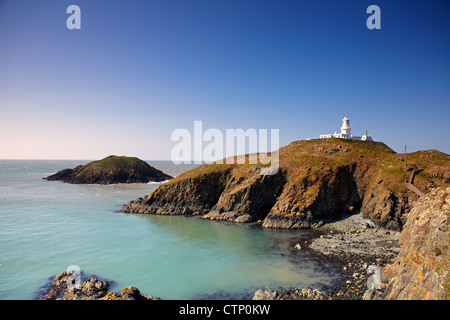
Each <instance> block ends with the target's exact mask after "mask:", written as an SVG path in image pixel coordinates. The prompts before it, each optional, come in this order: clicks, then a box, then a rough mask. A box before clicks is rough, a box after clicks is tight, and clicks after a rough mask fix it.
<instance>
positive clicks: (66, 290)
mask: <svg viewBox="0 0 450 320" xmlns="http://www.w3.org/2000/svg"><path fill="white" fill-rule="evenodd" d="M70 275H71V274H69V273H68V272H66V271H64V272H62V273H60V274H57V275H55V276H53V278H52V282H51V284H50V285H49V287H48V288H47V290H46V293H45V294H44V295H42V296H40V297H38V300H158V298H154V297H152V296H148V297H146V296H143V295H142V294H141V293H140V291H139V290H138V289H137V288H136V287H128V288H123V289H122V290H121V291H120V292H119V293H117V292H108V289H109V286H110V283H109V282H108V281H101V280H99V279H97V278H95V277H89V278H88V279H87V280H84V281H81V282H80V283H79V284H78V285H74V286H70V287H68V286H67V281H68V279H69V276H70Z"/></svg>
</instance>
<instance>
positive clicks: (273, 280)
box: [0, 160, 335, 299]
mask: <svg viewBox="0 0 450 320" xmlns="http://www.w3.org/2000/svg"><path fill="white" fill-rule="evenodd" d="M84 163H87V161H56V160H55V161H43V160H42V161H34V160H33V161H32V160H14V161H13V160H0V299H34V298H36V294H37V293H38V290H39V288H40V287H42V286H43V285H45V284H46V283H47V282H48V280H49V277H51V276H52V275H55V274H57V273H60V272H62V271H64V270H66V268H67V267H68V266H69V265H78V266H79V267H80V268H81V270H82V271H83V272H84V273H86V274H94V275H97V276H99V277H101V278H103V279H108V280H113V281H114V282H113V286H112V287H111V288H110V289H111V290H112V291H119V290H120V289H121V288H122V287H125V286H135V287H137V288H139V289H140V291H141V292H142V293H143V294H145V295H153V296H157V297H160V298H162V299H216V298H219V299H232V298H251V297H252V295H253V293H254V292H255V291H256V290H257V289H259V288H264V287H265V286H270V287H273V288H277V287H292V286H295V287H305V286H312V287H316V288H319V289H320V288H321V286H322V285H328V284H330V282H331V281H332V280H334V279H335V278H334V276H332V275H330V274H329V270H328V271H327V272H328V273H326V271H325V270H323V268H322V266H321V264H320V262H319V261H318V260H317V259H314V258H313V256H312V255H311V253H308V252H307V251H298V252H296V251H295V250H293V249H292V245H293V244H294V243H295V241H297V240H298V239H299V238H301V237H302V236H305V232H304V231H277V230H264V229H262V228H259V227H257V226H256V225H255V224H243V225H241V224H227V223H220V222H214V221H209V220H202V219H200V218H198V217H191V218H187V217H182V216H173V217H171V216H153V215H135V214H124V213H121V212H118V210H119V209H120V208H121V207H122V205H123V204H124V203H126V202H127V201H129V200H132V199H135V198H137V197H140V196H144V195H146V194H149V193H150V192H152V191H153V190H154V189H155V188H157V186H158V184H133V185H125V184H120V185H109V186H96V185H71V184H66V183H62V182H55V181H46V180H42V177H44V176H47V175H49V174H51V173H54V172H56V171H58V170H60V169H64V168H69V167H70V168H72V167H75V166H76V165H78V164H84ZM149 163H150V164H152V165H153V166H155V167H156V168H158V169H161V170H163V171H164V172H166V173H168V174H172V175H178V174H179V173H181V172H182V171H183V170H186V169H187V168H186V167H179V166H175V165H173V164H172V163H171V162H158V161H155V162H151V161H150V162H149Z"/></svg>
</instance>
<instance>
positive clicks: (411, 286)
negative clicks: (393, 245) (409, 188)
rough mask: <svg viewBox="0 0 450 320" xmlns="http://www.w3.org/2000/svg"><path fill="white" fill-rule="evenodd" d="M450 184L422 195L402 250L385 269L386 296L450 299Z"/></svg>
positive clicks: (405, 235) (413, 210) (406, 230)
mask: <svg viewBox="0 0 450 320" xmlns="http://www.w3.org/2000/svg"><path fill="white" fill-rule="evenodd" d="M449 222H450V187H447V188H437V189H435V190H433V191H432V192H430V193H429V194H428V195H426V196H425V197H422V198H420V199H419V200H418V201H417V202H416V204H415V205H414V207H413V209H412V210H411V212H410V213H409V217H408V222H407V223H406V225H405V227H404V229H403V232H402V234H401V236H400V242H399V243H400V247H401V250H400V252H399V254H398V256H397V258H396V260H395V261H394V263H392V264H391V265H388V266H387V267H385V268H384V269H383V277H384V278H385V279H384V280H385V281H387V282H388V284H387V287H386V288H385V290H384V292H383V294H382V296H383V297H384V298H385V299H394V300H397V299H401V300H429V299H430V300H439V299H446V300H449V299H450V248H449V246H450V230H449Z"/></svg>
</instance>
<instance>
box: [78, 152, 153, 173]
mask: <svg viewBox="0 0 450 320" xmlns="http://www.w3.org/2000/svg"><path fill="white" fill-rule="evenodd" d="M86 166H93V167H99V168H105V169H112V168H115V169H122V170H123V169H128V168H139V167H146V166H147V163H146V162H145V161H143V160H141V159H139V158H136V157H125V156H114V155H111V156H109V157H106V158H104V159H101V160H97V161H92V162H89V163H88V164H87V165H86Z"/></svg>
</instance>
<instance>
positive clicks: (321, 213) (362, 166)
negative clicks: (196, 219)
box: [122, 139, 450, 231]
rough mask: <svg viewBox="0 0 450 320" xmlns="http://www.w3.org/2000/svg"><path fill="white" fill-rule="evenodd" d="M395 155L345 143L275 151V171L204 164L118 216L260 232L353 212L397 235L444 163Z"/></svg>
mask: <svg viewBox="0 0 450 320" xmlns="http://www.w3.org/2000/svg"><path fill="white" fill-rule="evenodd" d="M407 159H408V167H407V171H406V172H405V166H404V155H399V154H397V153H395V152H394V151H393V150H391V149H390V148H389V147H387V146H386V145H385V144H383V143H381V142H371V141H356V140H345V139H315V140H304V141H295V142H292V143H291V144H289V145H288V146H285V147H283V148H280V150H279V170H278V172H277V173H276V174H274V175H261V174H260V172H261V168H262V167H263V166H262V165H260V164H252V165H251V164H243V165H238V164H205V165H202V166H199V167H197V168H195V169H193V170H191V171H188V172H185V173H183V174H182V175H180V176H178V177H177V178H175V179H172V180H171V181H169V182H168V183H165V184H163V185H161V186H160V187H159V188H158V189H156V190H155V191H154V192H153V193H152V194H150V195H148V196H145V197H141V198H139V199H137V200H134V201H130V202H129V203H127V204H126V205H125V206H124V207H123V209H122V211H123V212H129V213H149V214H165V215H178V214H179V215H202V216H203V218H205V219H211V220H224V221H232V222H253V221H259V220H261V221H262V226H263V227H266V228H290V229H301V228H315V227H319V226H321V225H323V224H324V223H328V222H330V221H334V220H335V219H336V218H337V217H338V216H339V215H341V214H352V213H355V212H358V211H360V212H361V213H362V214H363V216H364V218H368V219H370V220H371V221H372V222H373V223H374V224H375V225H376V226H378V227H383V228H387V229H392V230H398V231H400V230H401V229H402V228H403V225H404V224H405V223H406V221H407V217H408V213H409V211H410V209H411V207H412V206H413V204H414V202H415V201H416V200H417V199H418V198H419V196H418V195H417V194H416V193H414V192H413V191H411V190H410V189H409V188H407V187H406V186H405V185H404V183H405V182H406V181H408V180H409V177H410V175H411V172H415V171H417V168H421V170H420V173H419V174H418V175H416V176H415V178H414V186H415V187H417V188H418V189H419V190H420V191H421V192H424V193H426V192H429V191H430V190H431V189H433V188H434V187H439V186H446V185H448V184H449V183H450V180H449V177H448V175H447V174H441V173H443V172H444V173H445V172H448V171H450V156H449V155H447V154H445V153H442V152H439V151H436V150H429V151H418V152H414V153H410V154H408V155H407Z"/></svg>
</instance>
